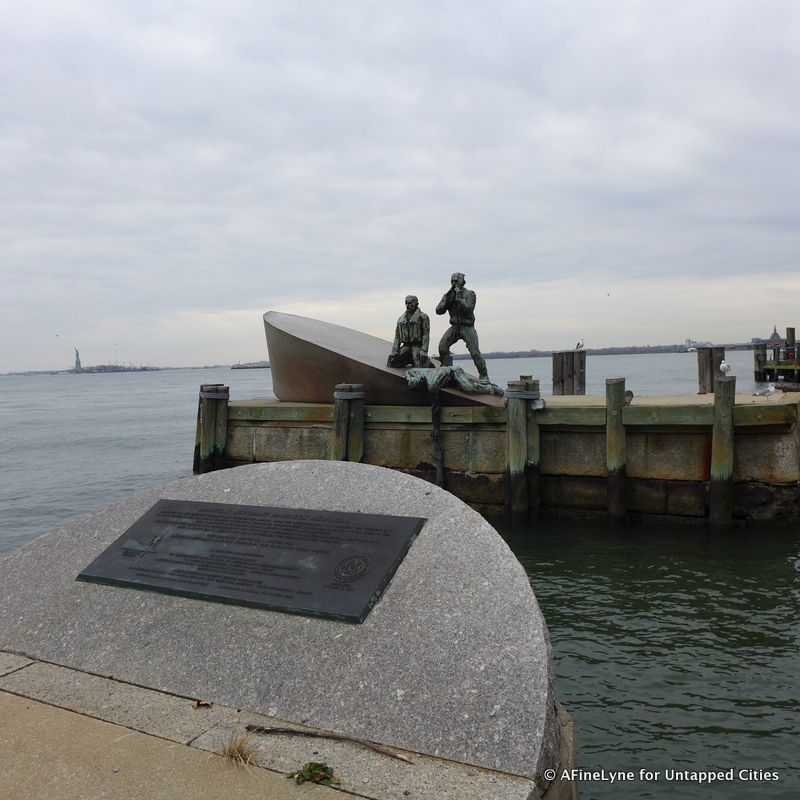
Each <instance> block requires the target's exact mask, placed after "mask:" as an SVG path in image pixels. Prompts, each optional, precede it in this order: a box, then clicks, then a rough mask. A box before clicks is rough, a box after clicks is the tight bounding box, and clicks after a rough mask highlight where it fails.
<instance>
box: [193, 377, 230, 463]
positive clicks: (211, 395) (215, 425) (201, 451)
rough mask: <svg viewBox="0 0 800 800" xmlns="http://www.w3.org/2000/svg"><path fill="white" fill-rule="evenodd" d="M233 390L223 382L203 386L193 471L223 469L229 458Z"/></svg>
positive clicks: (198, 406) (198, 408)
mask: <svg viewBox="0 0 800 800" xmlns="http://www.w3.org/2000/svg"><path fill="white" fill-rule="evenodd" d="M229 399H230V389H229V388H228V387H227V386H224V385H223V384H221V383H204V384H202V385H201V386H200V397H199V400H198V404H197V433H196V435H195V445H194V465H193V468H192V470H193V472H194V473H195V474H196V475H202V474H203V473H205V472H211V471H212V470H214V469H220V468H221V467H223V466H224V461H225V443H226V438H227V435H228V400H229Z"/></svg>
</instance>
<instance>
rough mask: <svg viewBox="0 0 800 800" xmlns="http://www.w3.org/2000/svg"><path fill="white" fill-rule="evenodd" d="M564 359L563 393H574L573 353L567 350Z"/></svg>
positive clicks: (563, 354) (563, 355)
mask: <svg viewBox="0 0 800 800" xmlns="http://www.w3.org/2000/svg"><path fill="white" fill-rule="evenodd" d="M561 355H562V357H563V359H564V394H575V353H574V352H573V351H572V350H567V351H566V352H564V353H562V354H561Z"/></svg>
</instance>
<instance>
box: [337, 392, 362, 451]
mask: <svg viewBox="0 0 800 800" xmlns="http://www.w3.org/2000/svg"><path fill="white" fill-rule="evenodd" d="M363 455H364V384H363V383H337V384H336V386H335V387H334V390H333V431H332V438H331V461H361V459H362V457H363Z"/></svg>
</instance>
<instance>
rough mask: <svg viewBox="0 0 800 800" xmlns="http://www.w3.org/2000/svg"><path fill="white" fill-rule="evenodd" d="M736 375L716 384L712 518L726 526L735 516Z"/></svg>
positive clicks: (712, 459) (712, 444) (719, 380)
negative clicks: (734, 427)
mask: <svg viewBox="0 0 800 800" xmlns="http://www.w3.org/2000/svg"><path fill="white" fill-rule="evenodd" d="M735 402H736V378H735V377H734V376H733V375H728V376H725V377H721V378H717V380H716V382H715V385H714V428H713V432H712V435H711V485H710V489H709V512H708V516H709V521H710V523H711V525H712V526H713V527H715V528H726V527H729V526H730V524H731V519H732V517H733V407H734V405H735Z"/></svg>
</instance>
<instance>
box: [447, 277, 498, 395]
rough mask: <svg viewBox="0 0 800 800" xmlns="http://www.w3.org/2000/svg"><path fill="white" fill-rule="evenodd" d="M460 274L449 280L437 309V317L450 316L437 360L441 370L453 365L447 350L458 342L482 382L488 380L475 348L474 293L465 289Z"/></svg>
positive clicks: (484, 363)
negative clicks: (460, 343)
mask: <svg viewBox="0 0 800 800" xmlns="http://www.w3.org/2000/svg"><path fill="white" fill-rule="evenodd" d="M465 283H466V279H465V278H464V273H463V272H454V273H453V274H452V276H451V277H450V289H449V291H448V292H447V294H445V295H444V297H442V299H441V300H440V302H439V305H438V306H436V313H437V314H444V313H446V312H449V313H450V327H449V328H448V329H447V330H446V331H445V333H444V336H442V338H441V341H440V342H439V358H440V359H441V362H442V366H443V367H451V366H452V365H453V356H452V355H451V353H450V347H451V346H452V345H454V344H455V343H456V342H457V341H458V340H459V339H461V340H462V341H463V342H464V344H466V346H467V350H469V354H470V355H471V356H472V360H473V362H474V363H475V367H476V369H477V370H478V376H479V377H480V379H481V380H482V381H488V380H489V373H488V372H487V370H486V362H485V361H484V360H483V356H482V355H481V351H480V349H479V347H478V334H477V332H476V331H475V314H474V313H473V312H474V311H475V299H476V298H475V292H473V291H471V290H470V289H466V288H465V287H464V284H465Z"/></svg>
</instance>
